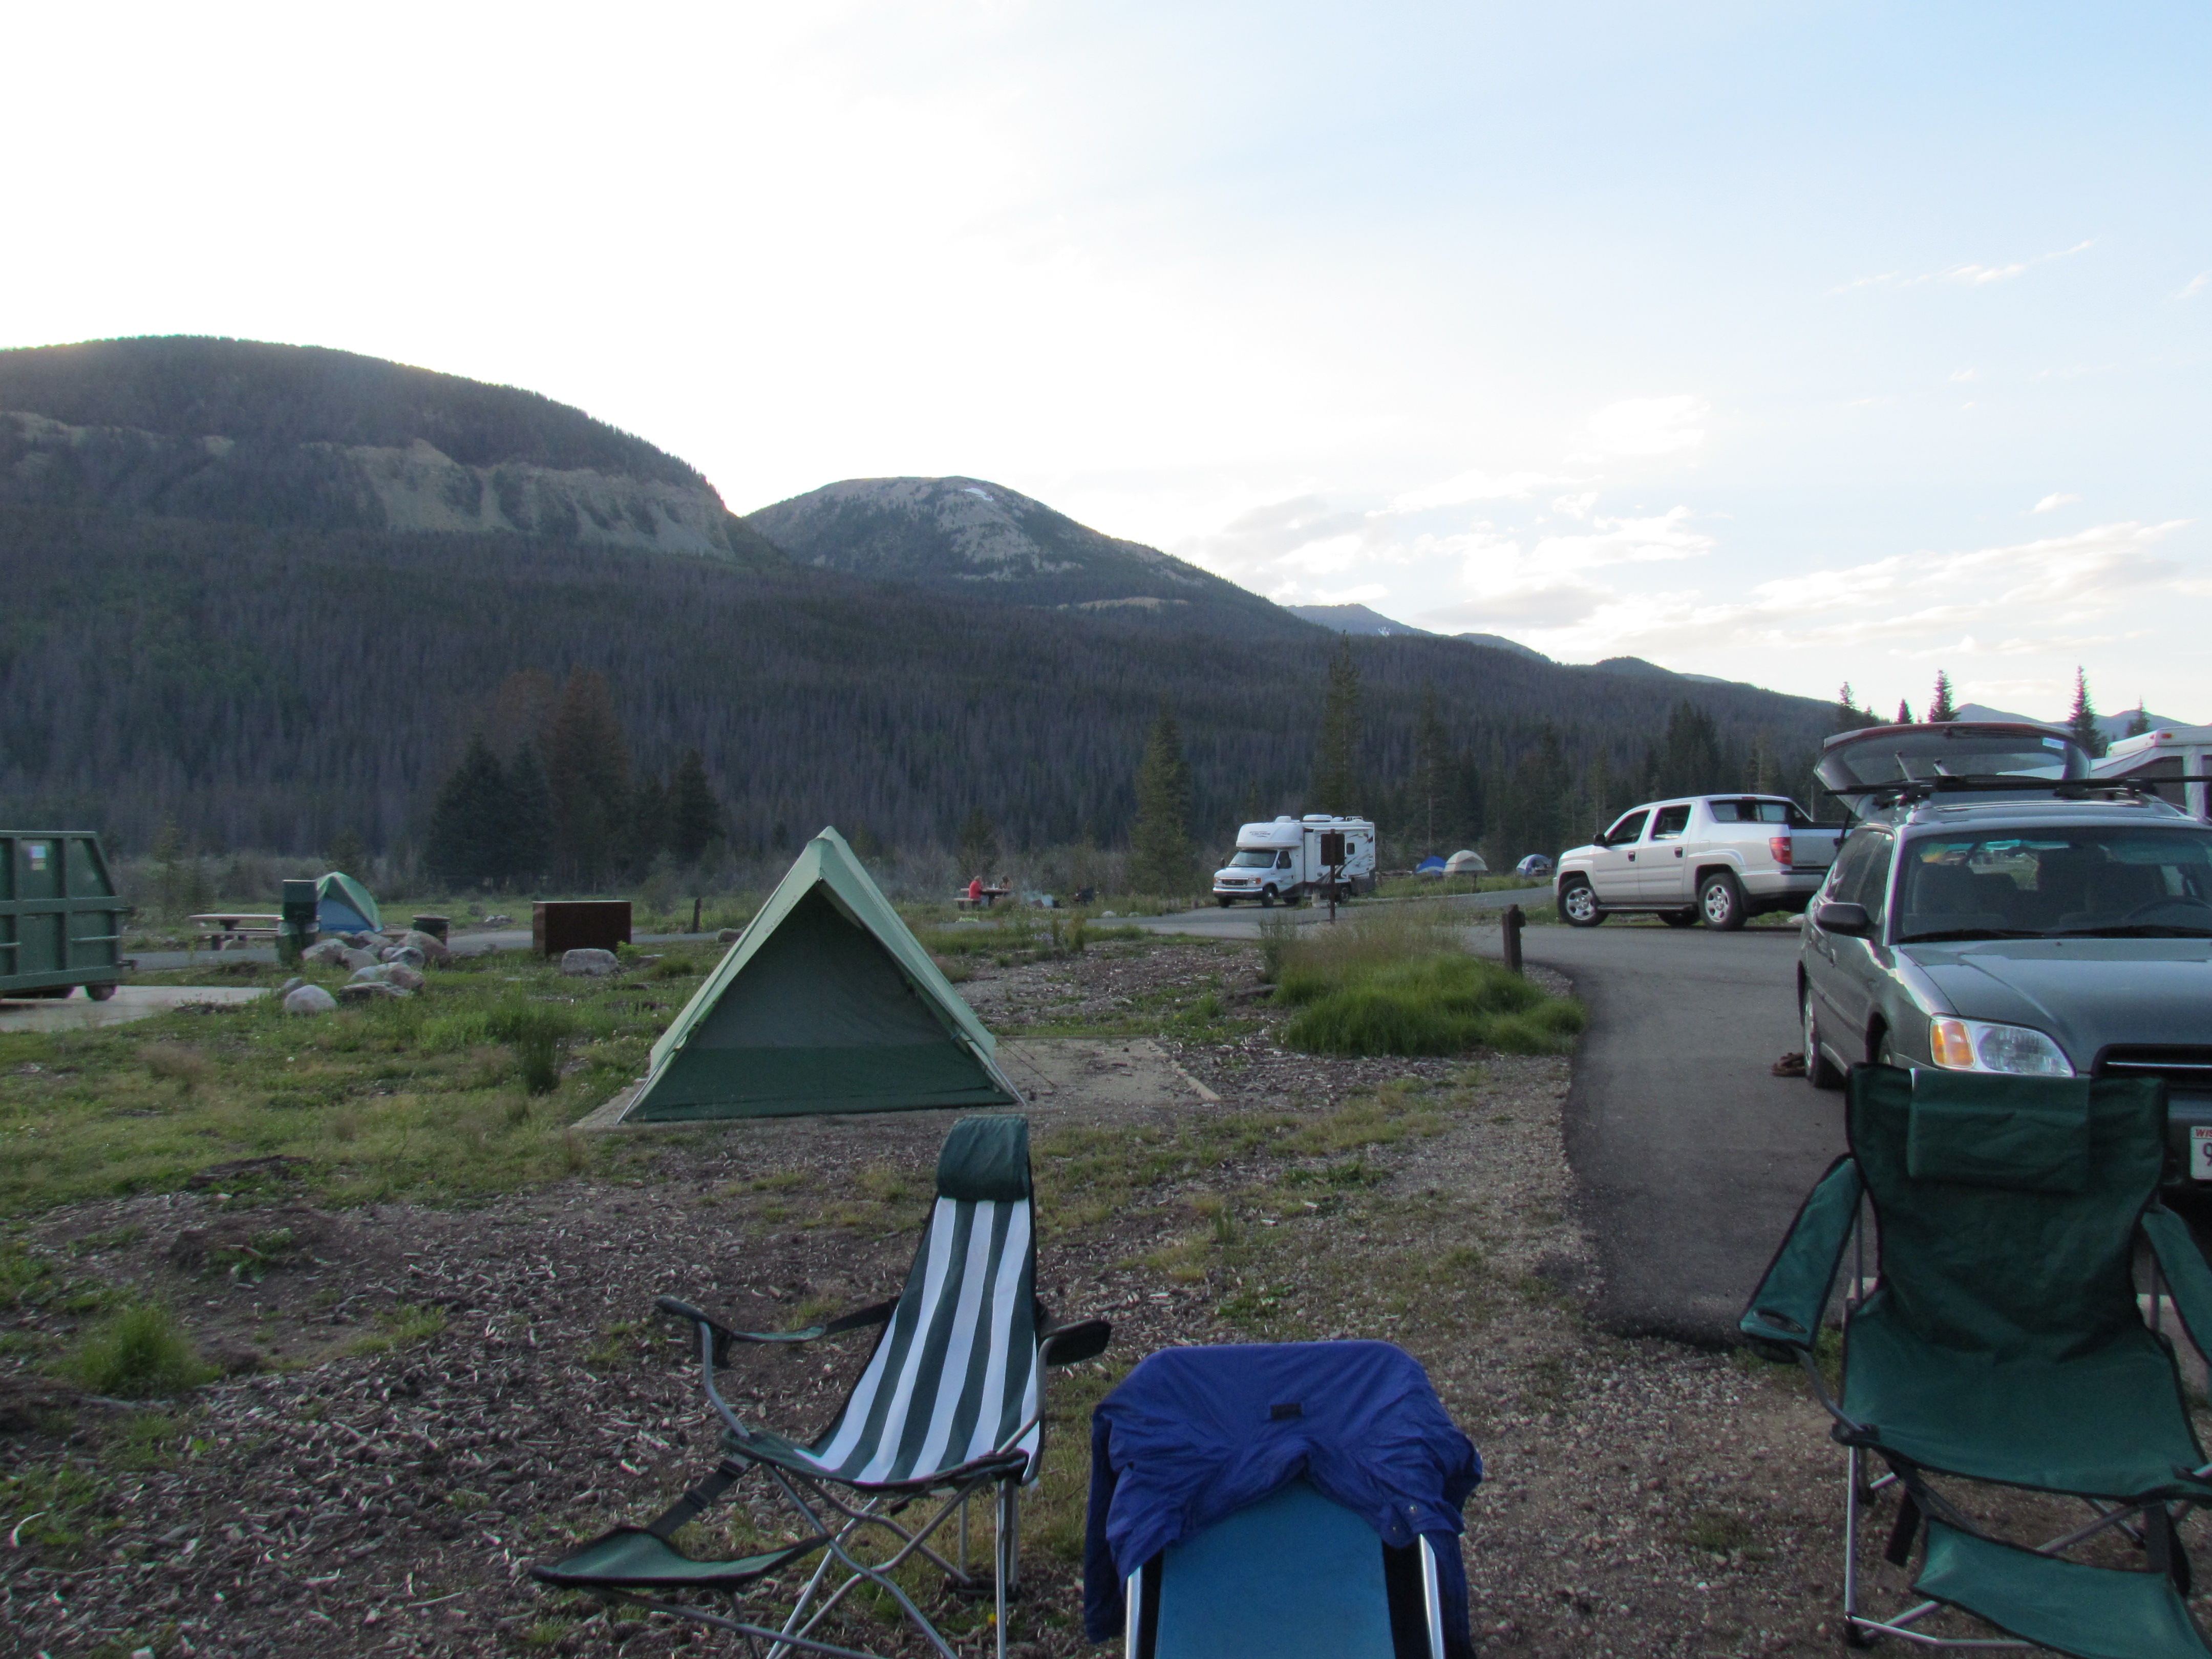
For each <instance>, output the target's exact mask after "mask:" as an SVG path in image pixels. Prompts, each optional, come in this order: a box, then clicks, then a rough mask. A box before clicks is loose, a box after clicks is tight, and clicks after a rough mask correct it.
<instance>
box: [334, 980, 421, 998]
mask: <svg viewBox="0 0 2212 1659" xmlns="http://www.w3.org/2000/svg"><path fill="white" fill-rule="evenodd" d="M408 994H409V993H408V992H406V991H403V990H402V989H400V987H398V986H397V985H391V984H387V983H386V981H383V980H380V979H366V980H349V981H347V982H346V983H344V984H343V985H341V986H339V987H338V997H339V1000H342V1001H345V1002H380V1001H384V1000H387V999H389V998H392V997H404V996H406V995H408Z"/></svg>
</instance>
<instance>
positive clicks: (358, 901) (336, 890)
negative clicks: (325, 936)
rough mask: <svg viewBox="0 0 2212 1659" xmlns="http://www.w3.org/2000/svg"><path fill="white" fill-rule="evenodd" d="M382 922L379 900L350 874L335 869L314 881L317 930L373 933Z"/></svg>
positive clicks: (324, 931)
mask: <svg viewBox="0 0 2212 1659" xmlns="http://www.w3.org/2000/svg"><path fill="white" fill-rule="evenodd" d="M383 926H384V918H383V915H382V913H381V912H380V911H379V910H378V909H377V908H376V901H375V900H374V899H373V898H371V897H370V896H368V889H367V888H366V887H364V886H362V884H360V883H359V882H357V881H356V880H355V879H354V878H352V877H351V876H349V875H344V874H342V873H341V872H338V871H336V870H333V871H331V872H330V874H328V875H327V876H325V877H324V878H322V879H321V880H320V881H319V882H317V883H316V884H315V931H316V932H317V933H375V932H377V931H378V930H379V929H380V928H381V927H383Z"/></svg>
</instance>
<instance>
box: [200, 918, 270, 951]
mask: <svg viewBox="0 0 2212 1659" xmlns="http://www.w3.org/2000/svg"><path fill="white" fill-rule="evenodd" d="M283 920H284V918H283V916H282V915H257V914H249V913H248V912H246V911H242V910H210V911H209V912H208V913H207V914H205V915H197V916H186V917H185V921H190V922H194V923H197V925H198V926H199V927H202V928H204V929H205V930H206V931H205V933H204V934H203V936H202V938H201V940H200V942H201V943H202V944H203V945H214V946H215V947H216V949H218V950H220V949H222V946H223V945H225V944H226V943H228V941H230V940H232V939H236V940H237V941H238V942H239V943H240V945H243V944H245V943H246V940H248V939H275V938H276V933H277V927H278V924H279V923H281V922H282V921H283Z"/></svg>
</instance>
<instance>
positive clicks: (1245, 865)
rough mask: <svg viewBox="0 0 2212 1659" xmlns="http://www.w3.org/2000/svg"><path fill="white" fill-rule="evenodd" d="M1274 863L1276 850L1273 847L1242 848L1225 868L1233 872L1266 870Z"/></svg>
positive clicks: (1238, 849)
mask: <svg viewBox="0 0 2212 1659" xmlns="http://www.w3.org/2000/svg"><path fill="white" fill-rule="evenodd" d="M1274 862H1275V849H1274V848H1272V847H1240V848H1237V856H1236V857H1234V858H1232V859H1231V860H1229V862H1228V864H1227V866H1225V867H1226V868H1228V869H1231V870H1266V869H1268V868H1270V867H1272V866H1273V864H1274Z"/></svg>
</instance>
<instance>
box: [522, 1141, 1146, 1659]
mask: <svg viewBox="0 0 2212 1659" xmlns="http://www.w3.org/2000/svg"><path fill="white" fill-rule="evenodd" d="M1030 1207H1031V1200H1030V1153H1029V1121H1028V1120H1027V1119H1025V1118H1021V1117H1014V1116H1005V1117H971V1118H964V1119H963V1120H962V1121H960V1122H958V1123H957V1124H955V1125H954V1126H953V1128H952V1133H951V1135H949V1136H948V1137H947V1138H946V1139H945V1146H944V1149H943V1151H942V1152H940V1153H939V1156H938V1161H937V1203H936V1206H935V1208H934V1210H933V1212H932V1214H931V1216H930V1218H929V1223H928V1225H927V1227H926V1228H925V1229H924V1231H923V1232H922V1237H921V1247H920V1248H919V1249H917V1250H916V1251H915V1259H914V1266H913V1267H912V1268H911V1269H910V1270H909V1272H908V1275H907V1282H906V1289H905V1290H904V1291H902V1293H901V1294H900V1295H899V1297H898V1298H897V1299H896V1301H893V1302H884V1303H880V1304H877V1305H876V1306H874V1307H870V1308H863V1309H860V1310H858V1311H856V1312H854V1313H849V1314H846V1315H844V1316H842V1317H841V1318H837V1319H833V1320H831V1321H829V1322H828V1323H827V1324H824V1325H816V1326H810V1327H809V1328H806V1329H805V1330H799V1331H787V1332H783V1333H781V1334H774V1335H769V1334H758V1333H754V1332H749V1331H734V1330H732V1329H730V1328H728V1327H726V1326H725V1325H723V1324H721V1323H720V1322H719V1321H717V1320H714V1319H713V1318H711V1317H709V1316H708V1315H706V1314H704V1313H702V1312H701V1311H700V1310H698V1309H696V1308H694V1307H692V1306H690V1304H686V1303H683V1302H678V1301H677V1300H675V1299H674V1298H673V1297H661V1298H660V1301H659V1306H660V1309H661V1311H662V1312H664V1313H666V1314H670V1315H671V1316H675V1317H677V1318H678V1319H682V1320H685V1321H687V1322H690V1324H691V1325H692V1326H693V1327H694V1328H695V1329H696V1331H697V1333H698V1338H699V1360H700V1372H701V1377H702V1382H703V1383H704V1384H705V1386H706V1390H707V1398H708V1401H710V1402H712V1404H713V1406H714V1410H715V1413H717V1414H718V1415H719V1416H720V1418H721V1419H722V1423H723V1425H724V1426H723V1435H722V1450H723V1456H722V1460H721V1462H720V1464H719V1465H718V1466H717V1467H716V1468H715V1469H714V1472H713V1473H712V1474H709V1475H708V1476H707V1478H706V1479H705V1480H702V1481H701V1482H700V1483H699V1484H698V1485H697V1486H694V1487H692V1488H691V1490H690V1492H686V1493H685V1494H684V1496H683V1497H682V1498H678V1500H677V1501H676V1503H675V1504H672V1505H671V1507H670V1508H669V1509H668V1510H665V1511H664V1512H663V1513H662V1514H661V1515H660V1516H659V1517H658V1518H657V1519H655V1520H653V1521H652V1522H647V1524H646V1525H645V1526H642V1527H617V1528H615V1529H614V1530H613V1531H612V1532H610V1533H607V1534H605V1535H604V1536H602V1537H600V1538H598V1539H596V1540H594V1541H592V1542H591V1543H589V1544H586V1545H585V1546H584V1547H582V1548H580V1549H579V1550H577V1551H576V1552H574V1553H573V1554H571V1555H569V1556H568V1557H567V1558H566V1559H563V1560H560V1561H556V1562H555V1563H553V1564H552V1565H550V1566H542V1567H534V1568H532V1570H531V1571H532V1576H533V1577H536V1578H538V1580H539V1581H541V1582H542V1583H548V1584H558V1585H562V1586H563V1587H565V1588H568V1589H585V1590H595V1591H599V1592H602V1593H605V1594H609V1595H617V1596H622V1597H626V1598H628V1599H629V1600H631V1601H638V1602H640V1603H641V1604H642V1605H644V1606H646V1607H651V1608H653V1609H656V1610H658V1611H659V1612H663V1613H675V1614H677V1615H678V1616H680V1617H683V1618H687V1619H694V1620H699V1621H700V1622H702V1623H703V1624H706V1625H709V1626H714V1627H715V1628H717V1629H720V1630H726V1631H730V1632H734V1633H736V1634H738V1635H741V1636H744V1637H746V1638H749V1641H750V1640H751V1639H753V1638H757V1640H758V1641H760V1642H765V1643H766V1644H767V1652H768V1654H769V1659H782V1656H783V1655H785V1654H786V1653H787V1652H789V1651H791V1650H800V1651H804V1652H810V1653H823V1654H832V1655H837V1656H841V1659H854V1650H852V1649H849V1648H845V1647H840V1646H836V1645H835V1644H832V1643H830V1642H828V1641H825V1640H823V1638H822V1637H821V1636H820V1635H819V1634H817V1632H820V1631H821V1630H822V1628H823V1620H825V1619H827V1618H828V1617H829V1614H830V1613H831V1612H832V1611H833V1610H834V1609H835V1608H836V1607H837V1606H838V1604H839V1603H840V1602H842V1601H844V1600H845V1598H846V1597H847V1595H849V1594H850V1593H851V1592H852V1591H854V1589H858V1588H860V1586H862V1585H872V1586H874V1587H875V1588H876V1589H878V1590H880V1591H881V1592H883V1593H884V1594H885V1595H889V1596H890V1598H891V1599H892V1600H893V1601H896V1603H897V1605H898V1607H900V1608H901V1609H902V1610H903V1612H904V1613H905V1614H906V1616H907V1618H908V1620H911V1621H912V1622H913V1624H914V1625H915V1627H916V1629H917V1630H919V1632H921V1635H922V1637H923V1638H925V1639H926V1640H927V1642H928V1643H929V1644H930V1645H931V1646H932V1647H933V1648H934V1649H935V1650H936V1651H937V1652H939V1653H940V1654H942V1655H944V1656H945V1659H955V1656H954V1654H953V1650H952V1649H951V1646H950V1645H949V1644H947V1643H946V1642H945V1638H943V1637H942V1636H940V1635H939V1633H938V1632H937V1630H936V1628H935V1626H933V1625H932V1624H931V1623H930V1621H929V1620H928V1619H927V1617H926V1616H925V1615H924V1614H923V1613H922V1611H921V1608H920V1607H916V1606H915V1603H914V1601H913V1600H912V1599H911V1598H910V1597H909V1596H908V1594H907V1592H906V1591H905V1590H904V1589H902V1587H901V1586H900V1585H899V1584H898V1583H897V1582H896V1580H895V1579H894V1578H893V1577H892V1574H893V1572H894V1571H896V1569H897V1568H899V1567H900V1566H902V1565H904V1564H905V1563H907V1562H908V1561H909V1560H912V1559H915V1558H921V1559H926V1560H928V1561H930V1562H932V1563H934V1564H935V1565H937V1566H939V1567H940V1568H942V1569H943V1570H944V1571H945V1573H946V1574H947V1575H948V1577H950V1578H951V1582H952V1584H953V1586H954V1587H955V1588H956V1589H958V1590H960V1591H962V1592H964V1593H968V1594H979V1593H981V1590H982V1589H983V1588H984V1584H983V1581H982V1579H981V1577H978V1576H977V1575H975V1574H974V1573H971V1572H970V1571H969V1570H968V1560H967V1556H968V1500H969V1498H971V1497H973V1496H974V1495H975V1494H976V1493H978V1492H983V1491H986V1490H990V1491H993V1492H994V1493H995V1496H996V1498H997V1503H998V1542H997V1550H996V1559H995V1560H994V1564H993V1571H992V1580H993V1585H994V1590H995V1595H996V1600H997V1607H998V1623H997V1630H998V1644H999V1653H1000V1656H1001V1659H1004V1655H1005V1653H1006V1598H1007V1596H1008V1595H1010V1594H1011V1593H1012V1590H1013V1589H1014V1588H1015V1577H1016V1565H1017V1558H1018V1536H1017V1532H1018V1521H1019V1508H1018V1504H1019V1489H1020V1488H1021V1486H1024V1484H1026V1483H1028V1482H1030V1481H1032V1480H1035V1479H1036V1474H1037V1470H1038V1464H1039V1455H1040V1453H1041V1451H1042V1441H1043V1421H1042V1413H1043V1379H1042V1371H1043V1368H1044V1367H1045V1366H1047V1365H1066V1364H1076V1363H1077V1362H1079V1361H1081V1360H1085V1359H1090V1358H1095V1357H1096V1356H1097V1354H1098V1353H1100V1352H1102V1351H1103V1349H1104V1348H1105V1346H1106V1343H1107V1340H1108V1338H1109V1335H1110V1334H1111V1333H1110V1328H1109V1326H1108V1325H1107V1323H1106V1322H1104V1321H1103V1320H1090V1321H1086V1322H1083V1323H1081V1324H1074V1325H1065V1326H1057V1327H1056V1326H1054V1324H1053V1322H1052V1321H1051V1319H1050V1318H1049V1316H1048V1315H1047V1313H1046V1311H1045V1310H1044V1309H1043V1308H1042V1306H1041V1305H1040V1304H1038V1303H1037V1301H1036V1295H1035V1290H1034V1286H1035V1283H1036V1243H1035V1238H1034V1236H1033V1234H1032V1231H1031V1225H1030ZM871 1326H880V1327H882V1328H883V1334H882V1335H881V1336H880V1337H878V1339H877V1341H876V1348H875V1352H874V1353H873V1355H872V1356H871V1357H870V1358H869V1360H868V1364H867V1367H866V1370H863V1371H862V1372H861V1374H860V1381H859V1382H858V1383H855V1384H854V1387H853V1391H852V1393H851V1395H849V1396H848V1398H847V1399H846V1401H845V1404H844V1407H843V1408H842V1410H840V1411H839V1413H837V1417H836V1421H834V1422H833V1423H831V1424H830V1425H829V1428H828V1429H827V1430H825V1431H823V1433H822V1434H820V1435H818V1436H817V1437H815V1438H814V1439H812V1440H811V1441H808V1442H805V1443H803V1444H802V1443H799V1442H796V1441H792V1440H787V1439H785V1438H784V1437H781V1436H780V1435H777V1434H775V1433H773V1432H771V1431H769V1430H767V1429H763V1428H757V1427H754V1426H752V1425H748V1424H747V1423H745V1422H744V1421H743V1420H741V1419H739V1418H738V1414H737V1413H735V1412H734V1411H732V1409H731V1407H730V1406H729V1404H728V1402H727V1401H725V1400H724V1399H723V1398H722V1396H721V1395H720V1391H719V1390H717V1389H716V1388H715V1386H714V1372H715V1370H716V1369H717V1368H718V1367H720V1366H721V1365H724V1364H727V1363H728V1361H729V1358H730V1356H731V1353H732V1352H733V1350H734V1349H735V1347H736V1346H737V1345H738V1344H740V1343H756V1342H779V1343H787V1342H788V1343H795V1342H811V1341H813V1340H817V1339H818V1338H821V1337H825V1336H836V1335H839V1334H842V1333H844V1332H847V1331H854V1330H860V1329H863V1328H867V1327H871ZM755 1468H758V1469H760V1470H762V1471H763V1473H764V1474H766V1476H767V1478H768V1479H769V1481H771V1482H772V1483H773V1484H774V1486H775V1487H776V1488H777V1489H778V1490H780V1491H781V1493H782V1495H783V1498H785V1499H786V1500H787V1501H788V1502H789V1503H790V1504H791V1505H792V1507H793V1510H795V1511H796V1512H797V1515H796V1520H795V1523H794V1528H795V1530H797V1531H799V1534H800V1536H799V1537H798V1538H797V1539H796V1540H795V1541H792V1542H790V1543H787V1544H782V1545H779V1546H777V1547H775V1548H773V1549H770V1550H768V1551H765V1552H763V1553H758V1554H754V1555H748V1556H744V1557H742V1558H740V1559H735V1560H727V1561H695V1560H692V1559H689V1558H688V1557H686V1556H684V1554H682V1553H680V1552H678V1550H677V1549H676V1547H675V1546H674V1545H673V1544H672V1543H671V1541H670V1540H671V1536H672V1535H673V1534H675V1533H676V1532H677V1531H678V1529H679V1528H682V1527H684V1525H686V1524H687V1523H689V1522H691V1521H693V1520H695V1519H696V1518H697V1517H698V1516H701V1515H702V1514H703V1513H705V1512H706V1511H707V1510H708V1507H709V1506H710V1505H712V1504H714V1503H715V1502H716V1501H717V1500H718V1499H720V1498H721V1497H722V1496H723V1495H724V1494H725V1493H726V1492H728V1491H729V1489H730V1488H731V1487H732V1486H733V1485H735V1484H736V1482H737V1481H738V1480H739V1479H740V1477H742V1476H743V1475H744V1474H747V1473H748V1472H750V1470H752V1469H755ZM917 1506H919V1509H920V1510H921V1513H920V1516H919V1518H909V1517H908V1511H909V1510H914V1509H915V1508H916V1507H917ZM956 1516H957V1520H958V1540H959V1541H958V1548H957V1561H955V1560H948V1559H946V1558H945V1555H944V1554H942V1553H939V1549H938V1548H937V1547H933V1546H932V1544H931V1542H930V1540H931V1539H932V1537H933V1534H935V1533H936V1532H937V1531H938V1529H939V1528H941V1527H943V1526H944V1525H945V1522H947V1521H949V1520H952V1519H953V1518H955V1517H956ZM817 1550H818V1551H820V1552H821V1555H822V1559H821V1560H820V1561H819V1562H818V1563H817V1565H815V1567H814V1569H813V1571H812V1572H811V1575H809V1576H808V1577H807V1578H806V1580H805V1583H804V1584H803V1585H802V1586H801V1588H800V1589H799V1593H798V1597H797V1600H796V1601H795V1602H794V1604H793V1606H792V1607H791V1609H790V1611H789V1613H787V1615H785V1617H784V1619H783V1622H782V1623H781V1626H778V1627H776V1628H774V1629H771V1628H769V1627H767V1626H764V1625H763V1624H761V1623H757V1622H755V1621H754V1620H751V1619H750V1618H747V1617H745V1616H744V1613H743V1610H742V1609H741V1608H740V1607H738V1601H740V1600H741V1599H742V1598H743V1597H744V1595H746V1594H747V1593H748V1592H749V1591H750V1590H752V1589H754V1588H755V1587H756V1586H757V1585H759V1584H760V1583H762V1582H763V1580H766V1579H768V1578H769V1577H772V1576H773V1575H775V1573H777V1572H778V1571H781V1569H783V1568H785V1567H787V1566H791V1565H794V1564H796V1563H797V1562H799V1560H800V1559H803V1558H804V1557H805V1556H808V1555H811V1554H812V1553H815V1552H816V1551H817ZM841 1572H842V1575H843V1577H842V1581H841V1582H838V1583H836V1585H835V1587H834V1588H832V1587H831V1584H830V1581H831V1579H832V1578H833V1577H836V1575H837V1574H838V1573H841ZM690 1591H711V1592H717V1593H724V1594H727V1595H729V1596H730V1597H731V1598H732V1604H731V1606H732V1614H731V1616H727V1617H726V1616H722V1615H720V1614H716V1613H711V1612H708V1611H707V1610H705V1609H702V1608H701V1607H696V1606H690V1605H685V1604H681V1603H672V1602H670V1601H666V1600H654V1599H650V1597H652V1596H662V1597H665V1596H667V1595H674V1594H681V1593H684V1592H690ZM755 1650H756V1651H757V1648H756V1649H755ZM862 1659H865V1656H862Z"/></svg>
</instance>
